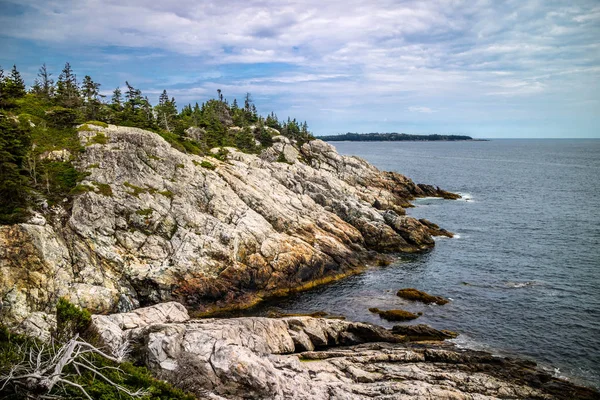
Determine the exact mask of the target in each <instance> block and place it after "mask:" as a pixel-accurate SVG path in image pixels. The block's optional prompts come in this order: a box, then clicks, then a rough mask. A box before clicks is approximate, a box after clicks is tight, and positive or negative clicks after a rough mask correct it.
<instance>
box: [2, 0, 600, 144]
mask: <svg viewBox="0 0 600 400" xmlns="http://www.w3.org/2000/svg"><path fill="white" fill-rule="evenodd" d="M66 61H68V62H70V63H71V65H72V67H73V69H74V71H75V73H76V74H77V76H78V78H79V79H82V78H83V76H84V75H90V76H91V77H92V78H93V79H94V80H95V81H97V82H99V83H101V84H102V86H101V89H102V90H103V93H104V94H106V95H108V96H110V93H111V92H112V91H113V90H114V88H116V87H118V86H120V87H124V85H125V81H128V82H129V83H130V84H132V85H133V86H134V87H136V88H140V89H141V90H142V91H143V92H144V94H146V95H148V97H149V98H150V100H151V101H152V102H156V101H157V100H158V96H159V94H160V92H162V90H163V89H166V90H167V91H168V93H169V95H170V96H174V97H175V99H176V101H177V104H178V106H179V107H181V106H183V105H184V104H187V103H192V104H193V103H195V102H199V103H201V102H204V101H206V100H208V99H210V98H213V97H216V94H217V89H221V90H222V91H223V94H224V95H225V97H226V98H227V99H229V100H230V101H232V100H233V98H238V100H240V99H242V98H243V96H244V94H245V93H246V92H250V93H251V94H252V97H253V99H254V101H255V103H256V105H257V107H258V109H259V112H261V113H262V114H266V113H268V112H270V111H274V112H275V113H276V114H277V115H278V116H279V117H280V118H287V116H288V115H289V116H292V117H296V118H297V119H299V120H302V121H303V120H306V121H307V122H308V125H309V129H311V130H312V131H313V132H314V133H315V134H317V135H326V134H337V133H345V132H405V133H442V134H453V133H454V134H467V135H471V136H473V137H476V138H515V137H531V138H538V137H539V138H575V137H589V138H600V1H598V0H571V1H553V0H517V1H512V0H509V1H500V0H489V1H488V0H465V1H463V0H429V1H412V0H406V1H404V0H370V1H367V0H363V1H355V0H344V1H338V0H328V1H324V0H301V1H290V0H277V1H270V0H244V1H240V0H228V1H202V0H178V1H174V2H171V1H144V0H130V1H123V0H61V1H56V0H37V1H36V0H0V65H1V66H2V67H3V68H4V69H5V70H6V69H10V68H11V67H12V65H13V64H16V65H17V68H18V69H19V71H20V72H21V73H22V75H23V77H24V78H25V80H26V82H27V83H28V84H32V83H33V80H34V79H35V77H36V74H37V71H38V68H39V66H40V65H41V64H42V63H46V64H47V66H48V69H49V70H50V71H51V72H53V74H54V75H53V76H54V78H56V77H57V76H58V74H59V73H60V70H61V69H62V66H63V65H64V63H65V62H66Z"/></svg>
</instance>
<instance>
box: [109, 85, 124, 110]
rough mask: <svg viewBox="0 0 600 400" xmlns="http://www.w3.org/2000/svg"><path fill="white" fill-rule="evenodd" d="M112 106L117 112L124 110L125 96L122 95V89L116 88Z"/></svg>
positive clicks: (111, 102)
mask: <svg viewBox="0 0 600 400" xmlns="http://www.w3.org/2000/svg"><path fill="white" fill-rule="evenodd" d="M110 105H111V106H112V108H113V109H114V110H115V111H121V110H122V109H123V95H122V93H121V89H119V88H116V89H115V90H113V94H112V97H111V99H110Z"/></svg>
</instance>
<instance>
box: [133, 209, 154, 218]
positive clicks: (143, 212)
mask: <svg viewBox="0 0 600 400" xmlns="http://www.w3.org/2000/svg"><path fill="white" fill-rule="evenodd" d="M153 212H154V210H153V209H151V208H144V209H142V210H137V211H136V212H135V213H136V214H137V215H142V216H144V217H147V216H149V215H151V214H152V213H153Z"/></svg>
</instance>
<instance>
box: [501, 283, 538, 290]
mask: <svg viewBox="0 0 600 400" xmlns="http://www.w3.org/2000/svg"><path fill="white" fill-rule="evenodd" d="M538 285H540V283H539V282H536V281H525V282H510V281H509V282H505V283H504V286H506V287H509V288H512V289H519V288H524V287H528V286H538Z"/></svg>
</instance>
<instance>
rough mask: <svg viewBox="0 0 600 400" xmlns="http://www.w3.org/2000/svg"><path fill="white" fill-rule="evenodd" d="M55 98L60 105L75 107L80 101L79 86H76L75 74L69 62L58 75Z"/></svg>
mask: <svg viewBox="0 0 600 400" xmlns="http://www.w3.org/2000/svg"><path fill="white" fill-rule="evenodd" d="M56 98H57V100H58V103H59V104H60V105H62V106H63V107H67V108H75V107H77V106H78V105H79V104H80V103H81V101H80V98H79V87H78V86H77V76H75V74H74V73H73V70H72V69H71V64H69V63H66V64H65V66H64V68H63V70H62V72H61V73H60V75H59V76H58V82H57V85H56Z"/></svg>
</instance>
